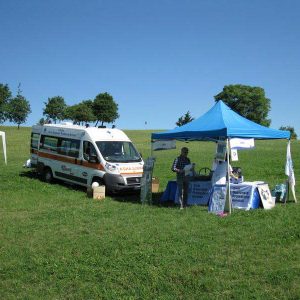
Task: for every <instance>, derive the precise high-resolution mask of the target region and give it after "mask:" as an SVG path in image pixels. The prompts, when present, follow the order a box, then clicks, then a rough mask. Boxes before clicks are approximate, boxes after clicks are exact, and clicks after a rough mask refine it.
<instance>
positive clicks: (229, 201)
mask: <svg viewBox="0 0 300 300" xmlns="http://www.w3.org/2000/svg"><path fill="white" fill-rule="evenodd" d="M226 144H227V146H226V148H227V151H226V152H227V191H228V203H229V214H231V206H232V203H231V195H230V170H229V142H228V138H227V140H226Z"/></svg>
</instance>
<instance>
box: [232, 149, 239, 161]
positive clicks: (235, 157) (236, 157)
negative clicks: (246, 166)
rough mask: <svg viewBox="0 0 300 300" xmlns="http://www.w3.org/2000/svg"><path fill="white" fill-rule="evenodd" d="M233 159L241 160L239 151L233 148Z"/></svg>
mask: <svg viewBox="0 0 300 300" xmlns="http://www.w3.org/2000/svg"><path fill="white" fill-rule="evenodd" d="M231 160H232V161H238V160H239V156H238V152H237V150H236V149H231Z"/></svg>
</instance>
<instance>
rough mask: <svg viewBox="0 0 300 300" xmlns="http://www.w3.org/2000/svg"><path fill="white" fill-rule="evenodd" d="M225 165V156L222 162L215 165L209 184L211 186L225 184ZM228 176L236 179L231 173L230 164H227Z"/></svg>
mask: <svg viewBox="0 0 300 300" xmlns="http://www.w3.org/2000/svg"><path fill="white" fill-rule="evenodd" d="M229 161H230V157H229ZM227 165H228V164H227V155H226V157H225V160H224V161H222V160H219V161H218V163H217V164H216V168H215V170H214V173H213V176H212V178H211V182H212V185H213V186H214V185H215V184H226V180H227V171H228V168H227ZM229 176H230V177H232V178H235V179H237V178H238V177H237V176H235V175H234V174H233V173H232V167H231V165H230V164H229Z"/></svg>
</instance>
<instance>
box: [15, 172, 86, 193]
mask: <svg viewBox="0 0 300 300" xmlns="http://www.w3.org/2000/svg"><path fill="white" fill-rule="evenodd" d="M19 176H20V177H26V178H29V179H33V180H39V181H40V182H43V183H44V184H52V185H60V186H64V187H66V188H67V189H69V190H75V191H81V192H83V193H86V187H84V186H81V185H77V184H73V183H69V182H66V181H63V180H59V179H56V178H54V179H53V182H51V183H46V182H45V181H43V180H42V178H41V176H40V175H39V174H38V173H37V172H36V171H35V170H28V171H21V172H20V173H19Z"/></svg>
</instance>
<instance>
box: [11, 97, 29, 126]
mask: <svg viewBox="0 0 300 300" xmlns="http://www.w3.org/2000/svg"><path fill="white" fill-rule="evenodd" d="M29 113H31V109H30V103H29V101H27V100H26V98H25V97H23V96H22V95H20V94H19V93H18V95H17V96H16V97H15V98H13V99H11V100H10V101H9V103H8V105H7V116H8V119H9V121H10V122H13V123H16V124H18V129H19V128H20V124H22V123H25V122H26V119H27V117H28V114H29Z"/></svg>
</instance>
